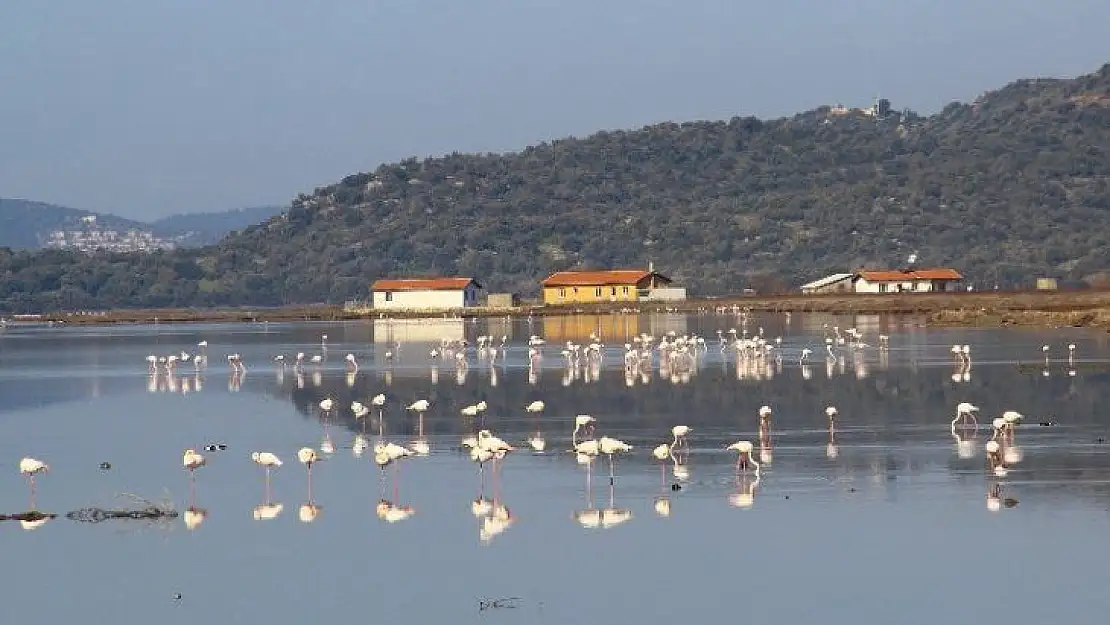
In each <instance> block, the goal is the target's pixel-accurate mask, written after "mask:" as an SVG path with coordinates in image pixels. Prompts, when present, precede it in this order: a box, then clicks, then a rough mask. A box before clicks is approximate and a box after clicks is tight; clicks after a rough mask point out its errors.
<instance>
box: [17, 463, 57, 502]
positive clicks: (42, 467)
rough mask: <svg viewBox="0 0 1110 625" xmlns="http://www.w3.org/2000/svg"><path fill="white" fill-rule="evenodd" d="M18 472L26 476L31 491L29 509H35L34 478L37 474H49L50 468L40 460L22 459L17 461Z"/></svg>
mask: <svg viewBox="0 0 1110 625" xmlns="http://www.w3.org/2000/svg"><path fill="white" fill-rule="evenodd" d="M19 472H20V473H21V474H23V475H26V476H27V484H28V486H29V487H30V489H31V509H32V510H34V509H35V476H36V475H38V474H39V473H49V472H50V466H49V465H47V464H46V463H45V462H43V461H42V460H37V459H35V458H24V459H22V460H20V461H19Z"/></svg>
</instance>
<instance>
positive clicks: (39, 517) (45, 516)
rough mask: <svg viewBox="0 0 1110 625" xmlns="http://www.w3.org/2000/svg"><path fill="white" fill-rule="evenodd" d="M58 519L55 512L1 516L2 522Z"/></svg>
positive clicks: (32, 512) (19, 513)
mask: <svg viewBox="0 0 1110 625" xmlns="http://www.w3.org/2000/svg"><path fill="white" fill-rule="evenodd" d="M57 517H58V515H56V514H54V513H53V512H39V511H38V510H29V511H27V512H16V513H14V514H0V521H41V520H43V519H55V518H57Z"/></svg>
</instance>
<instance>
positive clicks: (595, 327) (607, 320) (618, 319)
mask: <svg viewBox="0 0 1110 625" xmlns="http://www.w3.org/2000/svg"><path fill="white" fill-rule="evenodd" d="M639 333H640V316H639V315H566V316H558V317H556V316H551V317H544V318H543V337H544V339H546V340H547V341H549V342H551V343H563V342H565V341H575V342H585V341H588V340H589V339H590V335H591V334H594V335H597V337H598V339H600V340H601V341H602V342H603V343H611V342H618V343H625V342H628V341H629V340H631V339H632V337H633V336H636V335H637V334H639Z"/></svg>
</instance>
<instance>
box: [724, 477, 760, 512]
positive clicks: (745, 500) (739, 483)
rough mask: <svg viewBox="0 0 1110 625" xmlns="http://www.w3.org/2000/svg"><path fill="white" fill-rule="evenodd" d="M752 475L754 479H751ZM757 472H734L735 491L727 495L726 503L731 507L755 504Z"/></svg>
mask: <svg viewBox="0 0 1110 625" xmlns="http://www.w3.org/2000/svg"><path fill="white" fill-rule="evenodd" d="M753 477H754V479H752V478H753ZM759 480H760V476H759V472H758V471H756V472H755V474H754V475H749V474H747V473H745V474H739V473H737V474H736V492H734V493H731V494H730V495H729V496H728V505H730V506H732V507H733V508H740V509H744V510H746V509H748V508H751V507H752V506H753V505H755V489H756V487H758V486H759Z"/></svg>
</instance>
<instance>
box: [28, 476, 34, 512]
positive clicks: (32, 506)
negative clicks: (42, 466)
mask: <svg viewBox="0 0 1110 625" xmlns="http://www.w3.org/2000/svg"><path fill="white" fill-rule="evenodd" d="M27 483H28V484H29V485H30V489H31V510H35V490H36V489H35V475H34V474H33V473H32V474H31V475H28V476H27Z"/></svg>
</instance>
